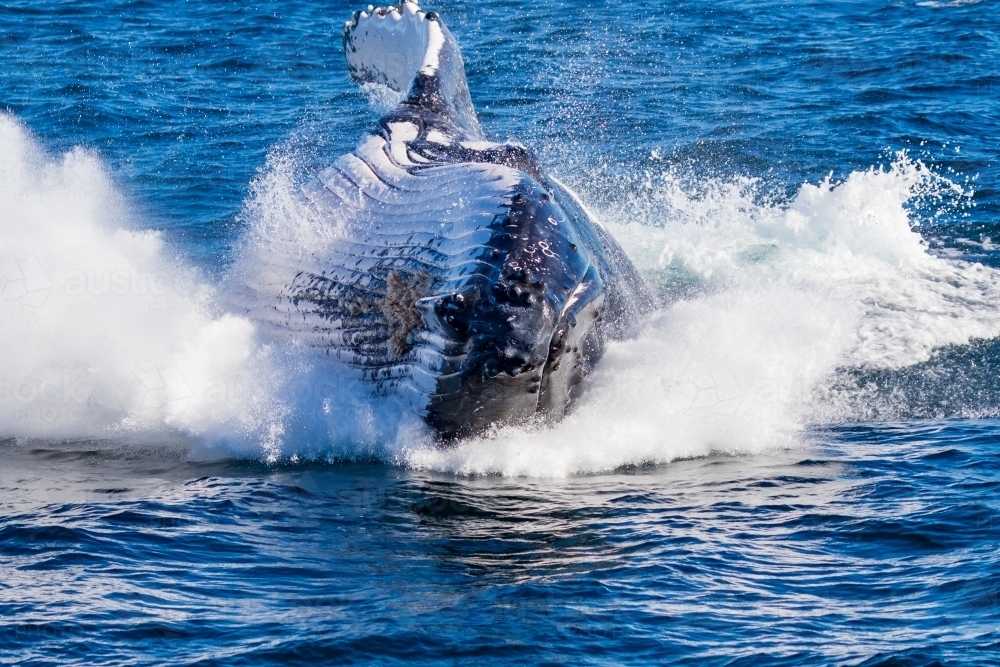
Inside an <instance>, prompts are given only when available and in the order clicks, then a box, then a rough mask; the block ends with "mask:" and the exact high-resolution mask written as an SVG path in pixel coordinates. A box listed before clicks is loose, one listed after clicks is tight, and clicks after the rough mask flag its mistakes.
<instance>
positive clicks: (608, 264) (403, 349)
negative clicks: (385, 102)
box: [256, 0, 652, 438]
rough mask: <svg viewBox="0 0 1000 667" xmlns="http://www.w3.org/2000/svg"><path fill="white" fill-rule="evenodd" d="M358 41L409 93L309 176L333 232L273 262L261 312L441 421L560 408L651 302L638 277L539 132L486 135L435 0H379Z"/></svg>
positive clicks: (366, 67) (358, 28)
mask: <svg viewBox="0 0 1000 667" xmlns="http://www.w3.org/2000/svg"><path fill="white" fill-rule="evenodd" d="M344 50H345V53H346V56H347V62H348V66H349V67H350V72H351V75H352V77H353V78H354V79H355V80H357V81H358V82H360V83H377V84H380V85H383V86H387V87H389V88H392V89H393V90H395V91H397V92H399V93H404V94H405V98H404V99H403V101H402V102H401V103H400V104H399V105H398V107H397V108H396V109H394V110H393V111H392V112H391V113H389V114H388V115H386V116H385V117H384V118H382V119H381V120H380V121H379V123H378V125H377V128H376V130H375V131H374V132H373V133H372V134H370V135H368V136H365V137H364V138H362V140H361V141H360V143H359V144H358V146H357V148H356V149H355V150H354V151H353V152H352V153H349V154H347V155H344V156H342V157H340V158H339V159H338V160H337V161H336V162H335V164H334V165H333V166H332V167H329V168H327V169H325V170H323V171H321V172H320V173H318V174H317V175H316V177H315V178H313V179H311V180H310V181H309V182H307V183H306V185H305V186H304V187H303V188H302V194H303V195H304V198H305V200H306V201H307V202H308V205H309V206H310V207H311V208H312V209H313V211H314V213H315V217H316V219H317V220H319V221H322V224H324V225H326V226H328V227H329V230H328V233H325V235H323V238H324V239H325V240H324V241H323V242H322V243H319V244H318V245H317V247H315V248H311V249H310V252H309V253H308V254H307V255H304V256H301V257H297V258H296V259H295V261H294V262H289V261H288V260H287V259H286V261H285V265H286V266H285V269H284V273H282V272H281V271H276V272H275V274H274V275H275V276H279V277H280V278H278V282H279V284H277V285H276V286H275V292H276V293H277V295H276V296H274V295H273V294H272V296H271V297H270V298H269V299H267V300H266V304H264V307H261V308H258V309H257V310H256V312H257V316H258V318H259V319H262V320H265V321H267V322H269V323H270V324H271V325H273V326H276V327H278V328H279V329H280V330H283V331H285V332H286V333H289V334H291V335H294V336H295V337H297V338H298V339H299V340H301V341H304V342H306V343H307V344H309V345H313V346H316V347H319V348H322V349H323V350H325V351H326V353H327V354H328V355H329V356H330V357H332V358H334V359H336V360H337V361H338V362H339V363H340V364H342V365H344V366H346V367H347V368H348V369H350V370H351V371H352V372H354V373H355V374H357V375H359V376H360V377H361V378H363V379H364V380H366V381H368V382H370V383H371V385H372V386H373V388H374V390H375V391H377V392H379V393H384V394H393V395H396V396H398V397H400V398H402V399H403V400H405V401H406V402H407V403H409V404H410V405H412V406H413V408H414V409H415V410H417V411H418V412H419V413H420V414H421V415H422V416H423V418H424V419H425V420H426V421H427V423H428V424H430V425H431V426H432V427H433V428H434V429H436V430H437V432H438V433H440V434H441V436H443V437H445V438H450V437H455V436H461V435H466V434H471V433H476V432H479V431H481V430H483V429H485V428H487V427H489V426H490V425H492V424H496V423H504V422H511V421H516V420H520V419H524V418H526V417H530V416H531V415H535V414H536V413H548V414H553V415H561V414H563V413H564V412H565V411H566V409H567V408H568V406H569V405H570V403H571V402H572V401H573V399H574V397H576V396H577V394H578V392H579V390H580V383H581V380H582V379H583V378H584V377H586V375H587V374H588V373H589V372H590V371H591V369H592V368H593V366H594V364H595V363H596V362H597V361H598V359H599V358H600V357H601V354H602V352H603V349H604V344H605V341H606V340H607V339H609V338H610V339H614V338H620V337H623V336H626V335H628V333H629V331H630V330H631V329H632V328H633V326H634V325H635V323H636V322H637V321H638V320H639V318H640V317H641V315H642V314H643V313H645V312H646V311H648V310H649V309H650V308H651V307H652V299H651V297H650V295H649V292H648V291H647V288H646V286H645V284H644V282H643V280H642V278H641V277H640V276H639V274H638V273H637V272H636V270H635V268H634V267H633V266H632V263H631V262H630V261H629V259H628V257H627V256H626V255H625V253H624V252H623V251H622V249H621V248H620V247H619V246H618V244H617V243H616V242H615V240H614V239H613V238H612V237H611V235H610V234H609V233H608V232H607V231H606V230H605V229H604V228H603V227H602V226H601V225H600V223H598V222H597V220H595V219H594V217H593V216H592V215H591V214H590V213H589V211H588V210H587V209H586V207H585V206H584V205H583V204H582V202H581V201H580V200H579V198H577V197H576V196H575V195H574V194H573V193H572V192H571V191H570V190H569V189H568V188H567V187H566V186H565V185H563V184H562V183H560V182H559V181H558V180H557V179H555V178H553V177H551V176H548V175H546V174H545V173H544V171H543V170H542V167H541V165H540V164H539V162H538V160H537V159H536V158H535V156H534V155H533V154H532V153H531V152H530V151H529V150H528V149H526V148H525V147H523V146H521V145H520V144H517V143H513V142H507V143H493V142H490V141H488V140H487V139H486V137H485V136H484V135H483V132H482V129H481V128H480V125H479V121H478V119H477V117H476V112H475V109H474V108H473V105H472V100H471V97H470V95H469V89H468V85H467V83H466V79H465V71H464V65H463V63H462V55H461V52H460V50H459V47H458V43H457V42H456V41H455V39H454V37H453V36H452V35H451V33H450V32H449V31H448V29H447V28H446V27H445V25H444V23H443V22H442V20H441V18H440V17H439V16H438V15H436V14H435V13H433V12H424V11H423V10H422V9H421V8H420V7H419V6H418V5H417V4H416V2H413V1H411V0H403V1H401V2H400V3H399V4H398V5H396V6H394V7H385V8H374V7H369V8H368V10H366V11H361V12H356V13H355V14H354V16H353V17H352V19H351V20H350V21H348V22H347V24H346V25H345V27H344ZM290 263H291V264H294V266H293V267H289V266H287V265H288V264H290ZM281 276H283V277H281Z"/></svg>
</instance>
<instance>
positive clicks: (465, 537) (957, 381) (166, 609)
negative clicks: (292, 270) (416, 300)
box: [0, 0, 1000, 667]
mask: <svg viewBox="0 0 1000 667" xmlns="http://www.w3.org/2000/svg"><path fill="white" fill-rule="evenodd" d="M359 8H361V7H360V6H355V5H351V4H348V3H345V2H340V1H339V0H337V1H334V2H328V3H322V4H320V3H291V2H267V3H244V4H240V5H234V4H229V5H213V6H205V5H203V4H196V3H189V2H180V1H177V0H163V1H161V2H156V3H153V2H144V1H139V2H119V1H114V0H112V1H111V2H102V3H96V2H87V1H81V2H74V3H46V2H34V3H28V2H19V1H16V0H15V1H14V2H7V3H4V4H3V6H0V350H2V352H0V663H3V664H19V665H22V664H23V665H70V664H79V665H97V664H100V665H163V664H198V665H215V664H218V665H272V664H273V665H279V664H280V665H294V664H310V665H315V664H342V663H343V664H369V663H371V664H390V663H398V662H403V661H406V662H417V663H424V664H432V663H433V664H532V665H534V664H691V665H695V664H697V665H733V666H737V665H739V666H744V665H747V666H748V665H810V666H814V665H850V666H861V665H863V666H865V667H874V666H880V667H890V666H892V667H904V666H905V667H910V666H913V667H917V666H930V665H976V666H978V665H997V664H1000V189H998V186H997V183H998V179H1000V166H998V153H1000V114H998V111H997V109H998V105H997V100H998V99H1000V37H998V35H1000V15H998V13H997V11H996V10H997V6H996V3H994V2H992V1H991V0H982V1H976V0H971V1H970V0H953V1H951V2H946V1H936V0H899V1H897V2H886V3H870V2H851V1H846V0H841V1H838V0H834V1H829V2H822V3H820V2H808V1H803V2H798V3H779V2H770V1H768V0H764V1H761V2H755V3H750V2H745V1H738V0H722V1H719V2H701V1H700V2H694V1H688V0H678V1H677V2H671V3H666V2H663V3H648V4H646V5H626V4H624V3H612V2H587V1H584V2H569V1H568V0H551V1H546V2H536V3H523V2H517V1H511V2H498V1H495V0H482V1H478V2H460V1H445V0H442V1H441V2H438V3H436V4H429V3H428V4H426V5H425V9H433V10H436V11H438V12H439V13H440V14H441V16H442V18H443V20H444V21H445V22H446V23H447V25H448V26H449V28H450V29H451V30H452V32H453V33H454V34H455V35H456V37H457V38H458V39H459V42H460V43H461V45H462V47H463V54H464V57H465V61H466V66H467V70H468V75H469V84H470V88H471V91H472V96H473V100H474V102H475V104H476V106H477V108H478V110H479V115H480V119H481V121H482V123H483V126H484V129H485V130H486V132H487V134H488V135H489V136H490V137H491V138H494V139H498V140H504V139H507V138H515V139H518V140H520V141H522V142H523V143H525V144H526V145H528V146H530V147H532V148H533V149H534V150H535V151H536V152H537V154H538V155H539V157H540V159H541V160H542V162H543V163H544V164H545V166H546V168H547V169H548V170H549V171H551V172H552V173H554V174H556V175H557V176H558V177H559V178H561V179H562V180H564V181H565V182H568V183H569V184H571V185H572V186H573V187H574V188H576V189H577V190H578V191H579V193H580V195H581V196H582V197H583V199H584V200H585V201H586V202H587V203H588V204H589V205H590V206H591V207H592V208H593V209H594V210H595V211H596V212H597V213H598V214H599V216H600V217H601V219H602V220H604V221H605V223H606V224H607V225H608V226H609V227H610V228H611V229H612V230H613V232H614V234H615V235H616V236H617V238H618V239H619V240H620V241H621V242H622V244H623V246H624V247H625V248H626V249H627V250H628V252H629V253H630V255H631V256H632V257H633V259H634V261H635V263H636V265H637V266H638V267H639V268H640V270H641V271H642V273H643V275H644V276H645V277H646V279H647V281H648V282H649V284H650V285H651V287H652V288H653V290H654V291H655V293H656V294H657V296H658V298H659V301H660V305H661V307H660V308H659V310H658V311H657V312H656V313H654V314H653V315H652V316H651V317H650V318H649V319H648V321H646V322H643V323H642V327H641V332H640V333H639V334H638V336H637V337H636V338H635V339H634V340H629V341H624V342H620V343H616V344H614V345H612V346H610V347H609V349H608V352H607V355H606V357H605V358H604V359H603V360H602V362H601V363H600V365H599V366H598V369H597V372H596V373H594V375H593V376H592V377H590V378H589V379H588V384H587V387H586V391H585V393H584V395H583V397H582V399H581V401H580V402H579V404H578V405H577V407H576V409H575V410H574V411H573V412H572V413H571V414H570V415H568V416H567V417H566V418H565V419H564V420H562V421H561V422H559V423H532V424H522V425H518V426H507V427H504V428H500V429H497V430H495V431H493V432H491V433H488V434H485V435H483V436H481V437H477V438H470V439H467V440H465V441H461V442H458V443H455V444H453V445H451V446H449V447H446V448H442V447H440V446H438V445H436V444H435V443H434V442H433V440H432V438H431V437H430V436H429V434H428V433H427V432H426V430H425V429H424V427H423V426H422V424H421V423H420V421H419V420H417V419H416V418H415V417H414V416H413V415H410V414H408V413H407V412H406V410H405V409H403V408H401V407H400V406H398V405H396V404H394V403H393V402H392V401H390V400H387V399H376V398H374V397H372V396H371V395H370V394H369V392H368V391H367V389H366V388H365V387H364V386H360V385H357V384H355V383H353V382H351V381H350V380H348V379H346V378H344V377H341V376H340V375H339V374H338V373H337V372H336V369H332V368H330V367H329V366H326V365H324V364H323V363H322V362H321V361H320V360H318V359H316V358H314V356H313V355H312V354H310V353H309V352H308V351H303V350H300V349H292V348H288V347H286V346H282V344H281V343H280V342H278V341H272V340H267V339H266V338H265V337H263V336H262V334H261V333H260V332H259V331H258V330H257V328H256V327H255V325H254V323H253V322H252V321H249V320H247V319H246V318H245V317H244V316H243V314H242V313H241V312H240V309H239V308H238V307H236V306H235V305H234V304H235V303H236V302H237V300H236V299H234V297H233V294H234V293H235V292H237V291H238V286H239V285H240V283H241V280H242V278H243V277H244V276H245V275H246V272H247V271H249V270H251V269H252V259H253V257H254V256H255V255H259V253H262V252H267V251H268V249H269V248H273V247H275V246H276V245H278V244H280V245H281V246H282V247H283V248H284V249H285V251H288V250H289V249H291V250H292V251H295V252H301V253H303V254H305V253H308V251H309V247H310V240H311V239H313V238H315V236H314V235H315V234H318V233H320V232H318V231H317V228H316V225H315V224H314V223H315V221H313V220H310V218H309V216H308V214H307V213H306V212H304V211H302V210H300V209H299V208H298V207H297V204H296V199H295V197H294V193H295V192H296V190H297V187H298V185H299V184H300V183H301V182H302V181H303V180H304V179H306V178H308V177H309V176H310V175H311V174H313V173H315V172H316V171H317V170H318V169H321V168H322V167H324V166H326V165H328V164H329V163H331V162H332V161H333V160H334V159H335V158H336V157H337V156H338V155H340V154H342V153H344V152H346V151H349V150H350V149H351V148H352V147H353V146H354V144H355V143H356V142H357V141H358V139H359V138H360V137H361V136H362V134H363V133H364V132H365V131H366V130H367V129H370V128H371V127H372V125H373V123H374V122H375V121H376V119H377V118H378V115H379V113H380V112H382V111H384V110H385V109H386V108H388V107H390V106H391V105H392V104H393V103H394V96H393V95H391V94H390V93H389V92H388V91H386V90H384V89H378V88H377V87H369V88H367V89H364V90H363V89H360V88H358V87H357V86H356V85H354V84H353V83H352V82H351V81H350V79H349V77H348V75H347V68H346V65H345V63H344V59H343V53H342V46H341V41H340V31H341V27H342V25H343V22H344V21H345V20H346V19H347V18H348V17H349V16H350V13H351V11H353V10H355V9H359Z"/></svg>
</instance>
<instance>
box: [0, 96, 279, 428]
mask: <svg viewBox="0 0 1000 667" xmlns="http://www.w3.org/2000/svg"><path fill="white" fill-rule="evenodd" d="M0 173H2V175H3V178H2V181H0V238H2V239H3V245H2V249H0V256H2V260H0V261H2V265H3V270H2V273H3V278H2V280H3V286H2V290H0V291H2V298H0V322H2V326H0V349H3V350H4V354H3V357H2V359H0V434H2V435H3V436H21V437H47V438H108V437H117V436H122V435H125V434H127V435H128V437H129V438H140V437H147V436H149V437H159V436H162V435H163V434H164V433H179V434H183V435H185V436H188V437H196V436H197V437H198V441H199V442H200V443H205V444H211V443H213V442H221V441H225V442H231V443H236V442H240V443H243V444H245V445H246V444H249V446H252V447H256V445H257V444H258V443H259V442H261V441H262V438H261V437H260V434H261V433H262V432H265V431H267V430H268V429H269V428H270V424H271V422H272V418H273V416H274V414H275V412H276V406H275V405H273V401H272V400H271V398H270V396H269V394H268V391H269V390H268V385H269V384H270V380H269V378H277V377H280V373H279V372H277V370H276V369H275V368H273V367H271V366H270V365H269V360H268V350H267V348H266V347H262V346H261V345H260V344H259V343H258V342H257V340H256V335H255V331H254V327H253V325H251V324H250V323H249V322H248V321H247V320H245V319H242V318H239V317H234V316H231V315H225V314H221V313H218V312H217V311H216V310H215V309H214V307H213V298H214V293H213V291H212V289H210V288H209V287H208V286H207V285H206V284H205V283H204V282H203V281H202V280H201V279H200V278H199V276H198V275H197V273H196V272H195V271H194V270H192V269H191V268H189V267H187V266H186V265H185V264H184V262H182V261H179V260H177V259H176V258H175V257H172V256H171V254H170V253H169V252H168V250H167V248H166V247H165V245H164V242H163V239H162V237H161V236H160V235H159V234H157V233H155V232H148V231H136V230H135V228H134V225H133V224H132V217H133V214H132V212H131V211H130V209H129V207H128V204H127V202H126V200H125V199H124V198H123V197H122V196H121V195H120V194H119V192H118V190H117V189H116V188H115V186H114V183H113V182H112V180H111V179H110V177H109V176H108V174H107V171H106V170H105V168H104V166H103V165H102V164H101V162H100V160H99V159H98V158H97V156H95V155H94V154H92V153H89V152H87V151H85V150H81V149H75V150H72V151H70V152H68V153H66V154H65V155H62V156H58V157H56V156H50V155H47V154H45V152H44V151H43V150H42V149H41V148H40V147H39V145H38V143H37V141H36V140H35V139H34V138H33V137H31V135H30V134H29V133H28V132H27V130H26V129H25V128H24V127H23V126H21V125H20V124H19V123H18V122H16V121H15V120H14V119H12V118H11V117H9V116H5V115H0ZM234 386H239V387H243V388H245V390H242V391H241V392H240V393H239V395H233V393H232V391H230V388H232V387H234Z"/></svg>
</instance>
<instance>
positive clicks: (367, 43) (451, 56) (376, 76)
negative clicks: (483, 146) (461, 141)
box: [344, 0, 484, 140]
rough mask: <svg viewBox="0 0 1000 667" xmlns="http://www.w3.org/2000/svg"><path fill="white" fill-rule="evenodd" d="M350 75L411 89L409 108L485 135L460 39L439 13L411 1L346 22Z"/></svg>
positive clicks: (360, 14) (406, 102)
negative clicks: (468, 77) (466, 73)
mask: <svg viewBox="0 0 1000 667" xmlns="http://www.w3.org/2000/svg"><path fill="white" fill-rule="evenodd" d="M344 53H345V54H346V56H347V64H348V67H349V68H350V71H351V76H352V77H353V78H354V80H355V81H357V82H359V83H378V84H381V85H384V86H387V87H389V88H391V89H393V90H395V91H397V92H400V93H406V94H407V97H406V99H405V100H404V102H403V105H404V106H409V107H413V108H418V109H420V110H421V111H423V112H431V113H435V114H438V115H440V116H443V117H445V118H446V119H448V120H449V121H451V122H452V123H454V124H455V125H457V126H458V127H460V128H461V129H463V130H464V131H465V132H466V133H467V134H468V135H469V137H468V138H471V139H479V140H482V139H484V136H483V132H482V129H480V127H479V119H478V118H477V117H476V111H475V108H474V107H473V106H472V97H471V96H470V94H469V85H468V83H467V82H466V80H465V65H464V63H463V62H462V52H461V50H460V49H459V47H458V42H457V41H456V40H455V38H454V37H453V36H452V34H451V32H450V31H449V30H448V28H446V27H445V25H444V23H442V22H441V21H440V20H439V19H438V16H437V14H435V13H434V12H424V11H423V10H422V9H420V8H419V7H418V6H417V3H416V2H413V1H412V0H400V2H399V4H398V5H396V6H395V7H389V8H384V7H372V8H370V12H364V11H363V12H355V13H354V16H353V17H352V18H351V20H350V21H348V22H347V23H346V24H345V25H344Z"/></svg>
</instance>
